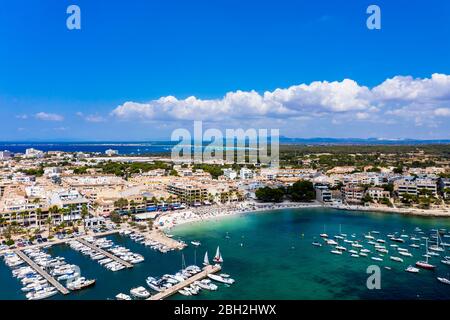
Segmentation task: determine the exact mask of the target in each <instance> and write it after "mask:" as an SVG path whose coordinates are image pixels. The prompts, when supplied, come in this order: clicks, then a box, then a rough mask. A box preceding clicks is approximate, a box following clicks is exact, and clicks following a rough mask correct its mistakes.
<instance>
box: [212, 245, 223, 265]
mask: <svg viewBox="0 0 450 320" xmlns="http://www.w3.org/2000/svg"><path fill="white" fill-rule="evenodd" d="M213 260H214V262H216V263H222V262H223V259H222V255H221V254H220V249H219V247H218V246H217V250H216V255H215V256H214V259H213Z"/></svg>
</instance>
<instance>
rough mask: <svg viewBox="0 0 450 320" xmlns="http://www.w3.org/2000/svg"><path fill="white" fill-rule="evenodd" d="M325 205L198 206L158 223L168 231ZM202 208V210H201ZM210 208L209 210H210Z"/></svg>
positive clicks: (284, 203) (164, 230) (312, 203)
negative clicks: (244, 216)
mask: <svg viewBox="0 0 450 320" xmlns="http://www.w3.org/2000/svg"><path fill="white" fill-rule="evenodd" d="M320 207H324V206H323V205H322V204H320V203H317V202H311V203H294V202H283V203H255V202H247V203H241V204H240V205H238V206H237V205H231V206H227V205H223V206H211V207H208V208H207V209H205V208H198V209H195V208H194V209H190V210H186V211H182V212H176V213H174V214H172V215H171V216H162V217H160V218H158V219H157V221H156V224H158V225H159V224H160V223H161V222H162V223H163V225H162V226H158V229H160V230H161V231H163V232H165V233H167V232H168V231H170V230H171V229H172V228H174V227H177V226H181V225H185V224H191V223H196V222H202V221H210V220H214V219H215V220H219V219H222V218H226V217H232V216H236V215H239V214H243V215H245V214H252V213H259V212H261V213H262V212H265V211H274V210H283V209H302V208H320ZM200 209H202V210H200ZM208 209H209V210H208Z"/></svg>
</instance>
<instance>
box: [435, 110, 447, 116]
mask: <svg viewBox="0 0 450 320" xmlns="http://www.w3.org/2000/svg"><path fill="white" fill-rule="evenodd" d="M434 114H435V115H437V116H440V117H450V108H438V109H436V110H434Z"/></svg>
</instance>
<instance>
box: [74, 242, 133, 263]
mask: <svg viewBox="0 0 450 320" xmlns="http://www.w3.org/2000/svg"><path fill="white" fill-rule="evenodd" d="M77 241H78V242H80V243H82V244H84V245H85V246H87V247H89V248H91V249H92V250H95V251H97V252H99V253H101V254H102V255H104V256H105V257H108V258H110V259H113V260H114V261H116V262H118V263H121V264H123V265H124V266H125V267H127V268H133V265H132V264H131V263H129V262H127V261H125V260H123V259H121V258H119V257H117V256H116V255H114V254H112V253H110V252H108V251H106V250H103V249H102V248H100V247H98V246H96V245H94V244H92V243H90V242H88V241H86V240H85V239H81V238H80V239H77Z"/></svg>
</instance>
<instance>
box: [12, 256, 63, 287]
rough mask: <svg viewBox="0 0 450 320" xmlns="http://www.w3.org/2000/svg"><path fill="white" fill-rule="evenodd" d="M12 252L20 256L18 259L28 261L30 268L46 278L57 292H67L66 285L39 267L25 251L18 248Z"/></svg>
mask: <svg viewBox="0 0 450 320" xmlns="http://www.w3.org/2000/svg"><path fill="white" fill-rule="evenodd" d="M14 253H16V254H17V255H18V256H19V257H20V259H22V260H24V261H25V262H26V263H28V265H29V266H30V267H31V268H33V269H34V270H35V271H36V272H37V273H39V274H40V275H41V276H42V277H44V279H45V280H47V281H48V282H49V283H50V284H51V285H52V286H54V287H55V288H56V289H58V291H59V292H61V293H62V294H64V295H66V294H69V290H68V289H67V288H66V287H64V286H63V285H62V284H61V283H59V282H58V281H56V279H55V278H53V277H52V276H51V275H49V274H48V273H47V272H46V271H45V270H44V269H42V268H41V267H39V266H38V265H37V264H36V263H35V262H34V261H33V260H31V259H30V258H28V256H27V255H26V254H25V253H23V252H22V251H20V250H14Z"/></svg>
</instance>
